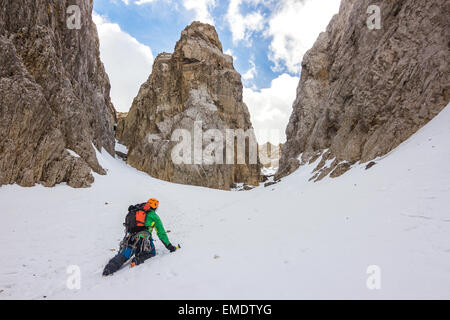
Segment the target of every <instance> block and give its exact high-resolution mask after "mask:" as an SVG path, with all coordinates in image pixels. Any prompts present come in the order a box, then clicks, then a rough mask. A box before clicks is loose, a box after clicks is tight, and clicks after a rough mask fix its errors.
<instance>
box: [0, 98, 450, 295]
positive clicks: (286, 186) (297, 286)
mask: <svg viewBox="0 0 450 320" xmlns="http://www.w3.org/2000/svg"><path fill="white" fill-rule="evenodd" d="M449 137H450V108H449V107H448V106H447V108H445V109H444V110H443V111H442V112H441V114H439V115H438V116H437V117H436V118H435V119H434V120H432V121H431V122H430V123H429V124H428V125H427V126H425V127H424V128H422V129H421V130H420V131H419V132H417V133H416V134H415V135H414V136H413V137H411V138H410V139H409V140H408V141H406V142H405V143H403V144H402V145H400V146H399V147H398V148H397V149H396V150H394V151H393V152H391V153H390V154H388V155H387V156H385V157H383V158H382V159H378V160H377V164H376V165H375V166H374V167H372V168H371V169H370V170H367V171H366V170H365V169H364V167H365V166H364V165H356V166H355V167H354V168H353V169H352V170H351V171H349V172H348V173H347V174H345V175H343V176H342V177H339V178H337V179H329V178H326V179H324V180H322V181H321V182H318V183H312V182H308V181H307V179H308V178H309V177H310V176H311V174H310V171H311V170H312V168H314V164H313V165H311V166H310V167H302V168H300V169H299V170H298V171H297V172H295V173H294V174H292V175H291V176H289V177H287V178H285V179H284V180H283V181H282V182H280V183H279V184H277V185H273V186H270V187H268V188H264V187H259V188H256V189H254V190H252V191H247V192H226V191H219V190H211V189H206V188H200V187H192V186H184V185H177V184H171V183H167V182H163V181H159V180H156V179H153V178H151V177H149V176H147V175H146V174H145V173H141V172H138V171H136V170H135V169H133V168H131V167H129V166H128V165H126V164H125V163H124V162H122V161H121V160H119V159H113V158H112V157H111V156H109V155H108V154H107V153H106V152H104V153H103V154H101V155H100V154H99V158H100V159H101V160H100V161H101V163H102V165H103V166H104V167H106V168H108V175H107V176H96V183H95V184H94V186H93V187H92V188H90V189H77V190H75V189H71V188H69V187H68V186H65V185H60V186H57V187H55V188H51V189H48V188H44V187H42V186H37V187H33V188H21V187H18V186H15V185H14V186H4V187H1V188H0V208H1V214H0V221H1V223H0V252H1V253H2V257H1V259H0V299H10V298H20V299H43V298H48V299H57V298H63V299H82V298H87V299H91V298H98V299H110V298H113V299H119V298H121V299H132V298H146V299H216V298H221V299H303V298H324V299H330V298H337V299H347V298H358V299H381V298H383V299H391V298H407V299H409V298H426V299H428V298H439V299H442V298H445V299H449V298H450V241H449V240H450V210H449V205H450V200H449V199H450V167H449V164H448V161H449V159H450V139H449ZM149 197H157V198H159V200H160V204H161V206H160V209H159V215H160V217H161V218H162V220H163V222H164V224H165V227H166V229H168V230H171V232H170V233H169V238H170V239H171V241H172V242H173V243H174V244H178V243H180V244H181V246H182V249H181V250H179V251H177V252H175V253H172V254H171V253H169V252H168V251H167V250H166V249H165V248H164V246H163V245H162V243H161V242H160V241H159V240H158V241H156V247H157V252H158V253H157V256H156V257H154V258H152V259H151V260H149V261H148V262H146V263H145V264H144V265H141V266H139V267H137V268H134V269H129V268H125V269H123V270H121V271H119V272H118V273H117V274H116V275H114V276H113V277H110V278H102V277H101V271H102V269H103V267H104V265H105V264H106V262H107V261H108V260H109V258H111V257H112V256H113V255H114V254H115V252H112V251H111V249H117V245H118V241H119V240H120V239H121V238H122V236H123V229H122V222H123V219H124V216H125V213H126V209H127V207H128V205H129V204H132V203H138V202H142V201H145V200H146V199H148V198H149ZM70 265H77V266H79V267H80V270H81V289H80V290H70V289H68V288H67V286H66V281H67V278H68V277H69V274H67V272H66V271H67V267H68V266H70ZM370 265H377V266H379V268H380V270H381V289H380V290H369V289H368V288H367V286H366V281H367V278H368V276H369V275H368V274H367V273H366V271H367V267H368V266H370Z"/></svg>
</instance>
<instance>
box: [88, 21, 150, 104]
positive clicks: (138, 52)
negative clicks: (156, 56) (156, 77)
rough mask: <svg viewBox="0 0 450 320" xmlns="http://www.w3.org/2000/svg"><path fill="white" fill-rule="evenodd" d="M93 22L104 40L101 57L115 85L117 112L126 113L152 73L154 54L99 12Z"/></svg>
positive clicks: (114, 101)
mask: <svg viewBox="0 0 450 320" xmlns="http://www.w3.org/2000/svg"><path fill="white" fill-rule="evenodd" d="M93 19H94V22H95V24H96V25H97V29H98V35H99V38H100V57H101V59H102V61H103V63H104V65H105V69H106V72H107V73H108V76H109V79H110V82H111V99H112V102H113V103H114V107H115V108H116V110H117V111H120V112H126V111H128V110H129V109H130V107H131V104H132V102H133V99H134V97H135V96H136V95H137V93H138V91H139V88H140V86H141V84H142V83H144V82H145V81H146V80H147V78H148V76H149V75H150V73H151V71H152V65H153V54H152V51H151V49H150V48H149V47H148V46H146V45H144V44H142V43H139V42H138V41H137V40H136V39H135V38H133V37H132V36H130V35H129V34H128V33H126V32H124V31H122V30H121V29H120V26H119V25H118V24H116V23H111V22H109V21H108V20H107V19H105V18H104V17H101V16H99V15H98V14H96V13H95V12H94V14H93Z"/></svg>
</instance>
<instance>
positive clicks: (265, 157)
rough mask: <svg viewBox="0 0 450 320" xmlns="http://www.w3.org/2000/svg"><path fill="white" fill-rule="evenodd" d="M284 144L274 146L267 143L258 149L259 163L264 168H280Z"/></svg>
mask: <svg viewBox="0 0 450 320" xmlns="http://www.w3.org/2000/svg"><path fill="white" fill-rule="evenodd" d="M282 146H283V144H281V143H280V144H279V145H273V144H271V143H270V142H266V143H264V144H263V145H261V146H259V147H258V151H259V161H260V162H261V165H262V166H263V167H264V168H278V166H279V161H280V157H281V148H282Z"/></svg>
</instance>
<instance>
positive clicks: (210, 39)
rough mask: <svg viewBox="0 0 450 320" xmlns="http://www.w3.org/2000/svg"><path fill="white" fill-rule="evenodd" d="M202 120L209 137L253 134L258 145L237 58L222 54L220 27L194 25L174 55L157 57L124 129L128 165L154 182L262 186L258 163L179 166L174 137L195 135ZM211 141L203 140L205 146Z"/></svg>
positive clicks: (121, 132) (120, 136) (121, 138)
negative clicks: (179, 131)
mask: <svg viewBox="0 0 450 320" xmlns="http://www.w3.org/2000/svg"><path fill="white" fill-rule="evenodd" d="M199 121H201V122H202V123H201V128H200V129H201V131H203V133H205V132H206V131H207V130H209V129H216V130H219V131H220V132H221V133H222V134H223V136H224V140H225V133H224V131H225V130H226V129H242V130H244V131H247V130H248V133H249V137H250V139H253V141H254V142H255V143H256V137H255V135H254V132H253V129H252V125H251V122H250V115H249V112H248V109H247V106H246V105H245V104H244V102H243V101H242V82H241V76H240V74H239V73H238V72H237V71H236V70H235V69H234V67H233V58H232V57H231V56H229V55H226V54H224V53H223V52H222V45H221V43H220V41H219V38H218V35H217V32H216V30H215V29H214V27H212V26H210V25H207V24H203V23H200V22H194V23H192V24H191V25H190V26H188V27H186V29H185V30H184V31H183V32H182V34H181V39H180V40H179V41H178V42H177V44H176V46H175V50H174V53H173V54H170V53H161V54H159V55H158V56H157V58H156V60H155V62H154V65H153V70H152V74H151V75H150V77H149V79H148V80H147V82H145V83H144V84H143V85H142V86H141V89H140V91H139V93H138V95H137V97H136V98H135V99H134V102H133V105H132V107H131V109H130V111H129V113H128V116H127V117H126V119H125V120H124V121H121V122H120V123H119V124H118V127H117V134H116V136H117V137H118V139H119V141H120V143H122V144H124V145H126V146H127V147H128V149H129V152H128V158H127V159H128V160H127V161H128V163H129V164H130V165H132V166H133V167H135V168H137V169H139V170H142V171H144V172H147V173H148V174H150V175H151V176H153V177H156V178H159V179H163V180H167V181H171V182H177V183H182V184H190V185H198V186H205V187H210V188H218V189H229V188H230V187H231V186H232V185H233V183H247V184H250V185H258V184H259V181H260V165H259V162H258V161H257V160H256V161H255V164H249V161H246V162H245V164H217V163H215V164H205V163H204V162H202V161H201V159H200V162H198V161H197V162H195V160H196V159H192V160H193V161H192V164H186V163H182V164H175V163H174V162H173V159H172V157H171V153H172V151H173V148H174V147H175V146H176V145H177V142H174V141H171V138H172V134H173V133H174V131H175V130H177V129H185V130H187V131H188V132H190V133H192V134H194V127H195V125H196V122H199ZM192 136H193V135H192ZM210 142H211V140H209V139H208V138H207V137H206V136H205V135H203V139H202V141H201V142H200V144H201V146H200V147H203V148H205V146H207V145H208V144H209V143H210ZM223 146H224V150H226V146H225V144H223ZM192 148H194V146H192ZM255 149H257V146H256V145H255ZM256 153H257V151H256ZM192 155H193V157H194V156H195V154H194V152H193V151H192ZM193 157H192V158H193ZM200 157H201V156H200ZM223 159H224V162H225V160H226V159H225V157H223ZM225 163H226V162H225Z"/></svg>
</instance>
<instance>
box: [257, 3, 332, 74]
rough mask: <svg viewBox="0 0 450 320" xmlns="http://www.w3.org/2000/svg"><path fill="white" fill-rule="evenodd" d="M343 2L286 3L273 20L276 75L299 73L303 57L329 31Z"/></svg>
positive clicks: (271, 56)
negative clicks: (327, 29)
mask: <svg viewBox="0 0 450 320" xmlns="http://www.w3.org/2000/svg"><path fill="white" fill-rule="evenodd" d="M339 3H340V0H282V1H281V2H280V3H279V5H278V6H277V8H276V10H275V12H274V13H273V14H272V16H271V17H270V18H269V23H268V29H267V31H266V35H268V36H270V37H272V42H271V44H270V48H269V49H270V54H269V59H270V60H271V61H272V62H273V63H274V64H275V67H274V68H273V69H274V70H275V71H283V70H287V71H288V72H290V73H299V72H300V68H301V62H302V59H303V55H304V54H305V53H306V51H308V50H309V49H311V47H312V46H313V44H314V42H315V41H316V39H317V37H318V36H319V34H320V32H322V31H325V29H326V27H327V25H328V23H329V22H330V20H331V18H332V17H333V15H334V14H336V13H338V11H339Z"/></svg>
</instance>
